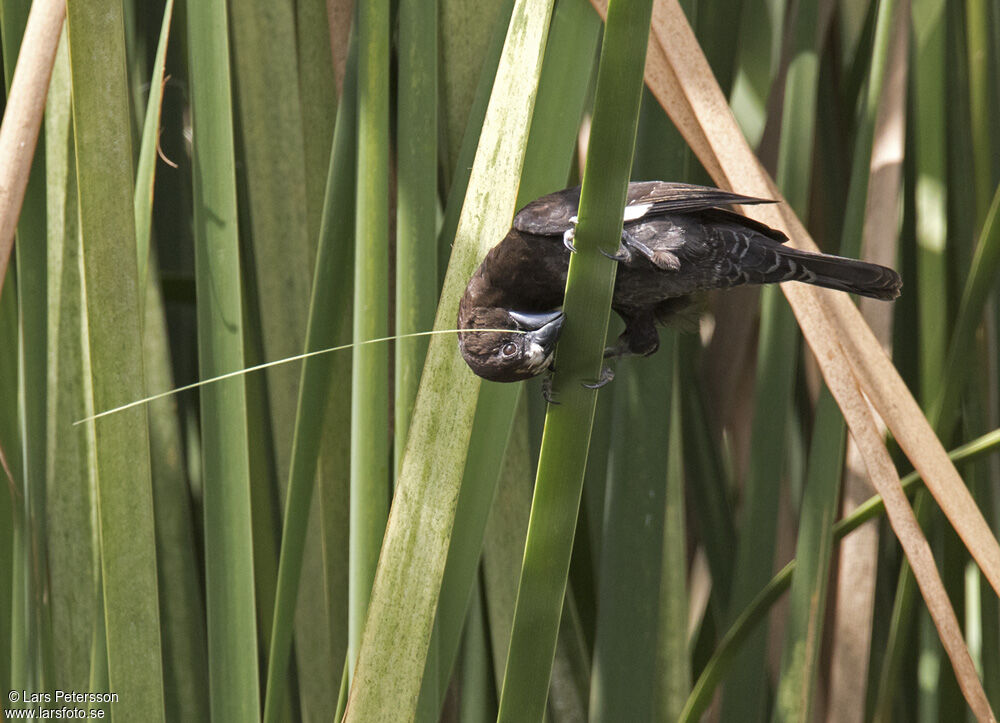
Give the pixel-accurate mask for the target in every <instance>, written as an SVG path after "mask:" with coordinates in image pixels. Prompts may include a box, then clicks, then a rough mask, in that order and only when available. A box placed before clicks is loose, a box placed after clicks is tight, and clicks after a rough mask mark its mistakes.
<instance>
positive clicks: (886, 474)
mask: <svg viewBox="0 0 1000 723" xmlns="http://www.w3.org/2000/svg"><path fill="white" fill-rule="evenodd" d="M592 2H593V4H594V6H595V7H596V8H597V9H598V11H599V12H600V13H601V15H602V16H604V15H605V13H606V8H607V3H606V1H605V0H592ZM646 83H647V85H648V86H649V88H650V90H651V91H652V92H653V94H654V95H655V96H656V98H657V100H659V102H660V104H661V105H662V106H663V107H664V109H665V110H666V111H667V113H668V114H669V115H670V117H671V120H673V122H674V123H675V125H676V126H677V127H678V129H679V130H680V131H681V133H682V134H683V135H684V137H685V139H686V140H687V142H688V144H689V145H690V146H691V148H692V150H693V151H694V152H695V154H696V155H697V156H698V158H699V160H700V161H701V162H702V165H704V166H705V168H706V170H708V172H709V173H710V174H711V176H712V178H713V179H714V180H715V182H716V183H717V184H719V185H720V186H722V187H724V188H728V189H737V190H739V192H740V193H744V194H748V195H751V196H764V197H771V198H775V199H778V200H780V199H781V196H780V194H779V193H778V191H777V189H776V188H775V185H774V182H773V181H772V180H771V179H770V177H769V176H768V174H767V172H766V171H765V170H764V169H763V167H762V166H761V164H760V163H759V161H758V160H757V158H756V157H755V155H754V154H753V151H752V150H751V149H750V147H749V145H748V144H747V142H746V140H745V139H744V137H743V135H742V133H741V132H740V130H739V128H738V126H737V125H736V121H735V119H734V118H733V116H732V113H731V112H730V110H729V106H728V104H727V103H726V100H725V98H724V97H723V95H722V92H721V91H720V89H719V87H718V84H717V83H716V82H715V79H714V77H713V75H712V72H711V69H710V68H709V66H708V62H707V61H706V59H705V56H704V54H703V53H702V51H701V48H700V47H699V45H698V42H697V40H696V39H695V37H694V34H693V32H692V31H691V28H690V26H689V24H688V22H687V18H686V17H685V16H684V13H683V11H682V10H681V8H680V6H679V5H678V3H677V2H676V0H658V2H657V3H656V5H655V6H654V9H653V27H652V30H651V31H650V46H649V51H648V53H647V57H646ZM752 215H753V216H754V217H756V218H758V219H759V220H761V221H763V222H764V223H767V224H769V225H771V226H776V227H778V228H780V229H782V230H783V231H785V232H786V233H787V234H788V236H789V237H790V238H791V239H792V243H793V244H794V245H795V246H798V247H800V248H808V249H815V248H816V245H815V243H813V241H812V239H811V238H810V237H809V234H808V233H807V232H806V230H805V227H804V226H803V225H802V223H801V222H800V221H799V220H798V219H797V218H796V217H795V214H794V213H793V212H792V210H791V209H790V208H789V207H788V206H787V204H784V203H781V204H777V205H775V206H772V207H765V206H762V207H756V208H754V209H753V213H752ZM782 289H783V291H784V292H785V295H786V297H787V298H788V301H789V303H790V304H791V306H792V309H793V311H794V312H795V316H796V318H797V319H798V321H799V325H800V326H801V328H802V332H803V335H804V336H805V338H806V341H807V342H808V343H809V346H810V347H811V348H812V350H813V353H814V354H815V356H816V359H817V361H818V363H819V365H820V368H821V369H822V372H823V376H824V379H825V381H826V383H827V386H828V387H829V389H830V391H831V393H832V394H833V395H834V397H835V398H836V400H837V403H838V405H839V406H840V408H841V410H842V412H843V414H844V418H845V420H846V421H847V424H848V427H849V428H850V430H851V433H852V436H853V437H854V440H855V442H856V443H857V444H858V447H859V449H860V451H861V454H862V457H863V459H864V460H865V465H866V467H867V468H868V473H869V475H870V477H871V479H872V483H873V484H874V485H875V487H876V489H877V490H878V492H879V493H880V494H881V495H882V496H883V498H884V499H885V503H886V510H887V514H888V516H889V520H890V522H891V524H892V526H893V529H894V531H895V533H896V535H897V537H898V538H899V540H900V544H901V545H902V546H903V549H904V551H905V552H906V555H907V557H908V558H909V560H910V562H911V565H912V566H913V570H914V574H915V576H916V578H917V581H918V585H919V586H920V589H921V593H922V594H923V597H924V600H925V601H926V603H927V605H928V608H929V609H930V610H931V614H932V617H933V619H934V622H935V625H936V626H937V629H938V632H939V635H940V636H941V640H942V643H943V644H944V646H945V650H946V651H947V652H948V655H949V657H950V659H951V661H952V665H953V666H954V668H955V671H956V675H957V676H958V678H959V680H960V685H961V687H962V691H963V693H964V694H965V696H966V699H967V700H968V702H969V705H970V707H971V708H972V710H973V712H974V713H975V714H976V715H977V717H979V718H980V719H981V720H992V719H993V713H992V711H991V710H990V707H989V702H988V701H987V699H986V696H985V693H984V692H983V689H982V685H981V683H980V682H979V678H978V677H977V675H976V672H975V668H974V666H973V664H972V660H971V657H970V656H969V653H968V649H967V648H966V646H965V643H964V639H963V638H962V634H961V629H960V628H959V626H958V621H957V618H956V617H955V613H954V611H953V610H952V608H951V605H950V603H949V601H948V597H947V594H946V593H945V591H944V587H943V585H942V584H941V580H940V576H939V575H938V572H937V568H936V566H935V565H934V560H933V556H932V555H931V554H930V549H929V547H928V546H927V542H926V539H925V538H924V537H923V533H922V532H921V531H920V528H919V525H918V524H917V522H916V519H915V517H914V516H913V511H912V509H911V508H910V506H909V503H908V502H907V500H906V498H905V496H904V495H903V493H902V490H901V488H900V486H899V476H898V474H897V472H896V469H895V467H894V466H893V465H892V461H891V459H890V457H889V454H888V451H887V450H886V448H885V444H884V442H883V439H882V436H881V434H880V433H879V431H878V427H877V425H876V424H875V421H874V418H873V416H872V414H871V412H870V410H869V408H868V406H867V404H865V401H864V397H863V396H862V390H863V392H864V394H866V395H867V396H868V397H869V399H870V400H871V402H872V404H873V405H874V406H875V408H876V409H877V410H878V412H879V413H880V414H881V415H882V417H883V418H884V420H885V422H886V424H887V425H888V427H889V428H890V429H891V430H892V432H893V434H894V436H895V438H896V440H897V441H898V442H899V445H900V447H901V448H902V449H903V451H904V452H905V453H906V455H907V457H909V459H910V461H911V462H912V463H913V465H914V467H915V468H916V469H917V470H918V471H919V472H920V474H921V476H922V477H923V479H924V480H925V482H926V484H927V487H928V489H930V491H931V493H932V494H933V495H934V497H935V499H936V500H937V501H938V504H939V505H940V506H941V508H942V510H943V511H944V512H945V515H946V516H947V517H948V519H949V521H950V522H951V524H952V526H953V527H954V528H955V530H956V531H957V532H958V534H959V535H960V536H961V538H962V540H963V542H964V543H965V545H966V547H968V549H969V551H970V552H971V554H972V556H973V558H974V559H975V560H976V562H977V563H978V564H979V566H980V568H981V569H982V570H983V573H984V575H985V576H986V577H987V579H988V580H989V581H990V584H991V585H992V586H993V589H994V590H995V591H997V592H998V593H1000V545H998V544H997V541H996V538H994V537H993V535H992V533H991V532H990V530H989V527H988V526H987V524H986V521H985V520H984V519H983V516H982V514H981V513H980V511H979V509H978V508H977V507H976V505H975V502H974V501H973V500H972V497H971V496H970V495H969V493H968V490H967V489H966V488H965V485H964V484H963V483H962V480H961V478H960V477H959V475H958V472H957V471H956V470H955V468H954V466H953V465H952V464H951V462H950V460H948V457H947V454H946V453H945V450H944V447H943V446H942V445H941V443H940V441H939V440H938V439H937V437H936V436H935V434H934V432H933V430H932V429H931V426H930V424H929V423H928V421H927V419H926V417H925V416H924V414H923V412H922V411H921V410H920V407H919V406H918V405H917V403H916V401H915V400H914V399H913V396H912V395H911V394H910V392H909V390H908V389H907V388H906V385H905V384H904V383H903V381H902V379H901V378H900V376H899V374H898V372H897V371H896V369H895V367H893V365H892V362H891V361H890V360H889V358H888V357H887V356H886V355H885V352H884V351H883V350H882V348H881V346H880V345H879V343H878V341H877V339H876V338H875V336H874V334H872V331H871V329H870V328H869V327H868V325H867V324H866V323H865V322H864V320H863V319H862V318H861V315H860V313H859V312H858V309H857V307H856V306H854V304H853V303H852V302H851V300H850V299H849V298H848V297H847V296H846V295H843V294H837V293H834V292H828V291H826V290H822V289H815V288H812V287H808V286H804V285H801V284H785V285H783V287H782ZM859 386H860V388H859Z"/></svg>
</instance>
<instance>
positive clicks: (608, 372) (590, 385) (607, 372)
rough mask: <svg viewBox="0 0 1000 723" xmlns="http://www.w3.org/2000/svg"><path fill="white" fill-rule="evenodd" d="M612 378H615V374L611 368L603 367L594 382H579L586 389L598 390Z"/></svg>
mask: <svg viewBox="0 0 1000 723" xmlns="http://www.w3.org/2000/svg"><path fill="white" fill-rule="evenodd" d="M614 378H615V373H614V371H612V369H611V367H603V368H602V369H601V378H600V379H598V380H597V381H596V382H581V384H582V385H583V386H585V387H586V388H587V389H600V388H601V387H603V386H604V385H605V384H607V383H608V382H610V381H611V380H612V379H614Z"/></svg>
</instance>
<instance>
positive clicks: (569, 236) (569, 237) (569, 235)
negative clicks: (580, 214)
mask: <svg viewBox="0 0 1000 723" xmlns="http://www.w3.org/2000/svg"><path fill="white" fill-rule="evenodd" d="M577 220H578V219H577V217H576V216H570V219H569V222H570V223H571V224H573V225H572V226H570V227H569V228H568V229H566V230H565V231H563V246H565V247H566V250H567V251H569V252H570V253H571V254H575V253H576V246H574V245H573V239H574V238H575V237H576V222H577Z"/></svg>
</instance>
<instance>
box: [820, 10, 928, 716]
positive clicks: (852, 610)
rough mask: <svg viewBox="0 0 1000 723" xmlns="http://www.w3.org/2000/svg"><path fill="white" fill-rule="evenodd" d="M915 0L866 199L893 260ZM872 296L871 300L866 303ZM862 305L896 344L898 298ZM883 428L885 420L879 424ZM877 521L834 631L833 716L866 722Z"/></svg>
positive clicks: (902, 33)
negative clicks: (894, 302)
mask: <svg viewBox="0 0 1000 723" xmlns="http://www.w3.org/2000/svg"><path fill="white" fill-rule="evenodd" d="M909 37H910V3H909V0H901V1H900V2H899V3H897V5H896V7H895V10H894V15H893V18H892V38H891V41H890V48H889V56H888V67H887V69H886V75H885V82H884V85H883V87H882V92H881V97H880V99H879V108H878V115H877V117H876V121H875V131H874V136H873V145H872V154H871V161H870V163H869V183H868V199H867V203H866V207H865V222H864V233H863V237H864V241H863V246H864V255H863V258H864V259H865V260H866V261H873V262H875V263H880V264H884V265H886V266H891V265H892V264H893V262H894V260H895V258H896V246H897V243H896V242H897V239H898V234H897V233H896V228H897V225H898V223H899V198H900V190H901V188H902V170H903V156H904V153H905V140H906V96H907V71H908V69H909V68H908V66H909ZM866 302H872V303H866ZM858 308H859V309H860V310H861V314H862V316H864V318H865V320H866V321H867V322H868V324H869V325H870V326H871V327H872V330H873V331H874V332H875V336H876V337H878V339H879V341H880V342H881V344H882V348H883V349H889V348H890V347H891V344H892V305H891V304H880V303H878V302H877V301H875V300H874V299H867V298H866V299H862V301H861V303H859V305H858ZM879 430H880V432H883V431H884V425H881V424H880V427H879ZM862 462H863V460H862V459H861V455H860V453H859V451H858V448H857V445H856V444H855V443H854V441H853V439H852V440H851V441H849V443H848V447H847V458H846V468H845V474H844V487H843V499H842V503H841V511H842V514H843V515H845V516H846V515H848V514H850V513H851V512H853V511H854V509H855V507H856V506H857V505H858V504H860V503H861V502H862V501H863V500H864V499H866V498H867V497H869V496H870V495H871V493H872V488H871V484H870V483H869V481H868V475H867V474H866V473H865V469H864V466H863V463H862ZM878 529H879V528H878V525H875V524H871V523H870V524H867V525H864V526H863V527H862V528H861V529H859V530H857V531H856V532H855V533H854V534H852V535H849V536H848V537H846V538H845V539H844V540H843V541H842V542H841V544H840V551H839V552H840V554H839V559H838V564H837V583H836V605H835V609H836V613H835V615H834V619H833V621H832V625H831V628H832V630H831V631H830V638H831V643H830V662H829V669H830V675H829V678H828V681H829V688H828V689H827V691H826V696H825V697H826V720H828V721H844V723H861V721H863V720H864V719H865V696H864V695H858V694H857V691H864V690H865V689H866V688H867V685H868V659H869V657H870V653H871V651H870V648H871V636H872V620H873V609H874V601H875V583H876V578H877V572H878V539H879V533H878Z"/></svg>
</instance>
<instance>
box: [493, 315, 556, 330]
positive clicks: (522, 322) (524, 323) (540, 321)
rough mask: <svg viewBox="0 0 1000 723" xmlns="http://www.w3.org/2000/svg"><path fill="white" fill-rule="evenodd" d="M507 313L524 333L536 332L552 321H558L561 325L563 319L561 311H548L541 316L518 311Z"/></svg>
mask: <svg viewBox="0 0 1000 723" xmlns="http://www.w3.org/2000/svg"><path fill="white" fill-rule="evenodd" d="M507 313H508V314H510V318H511V319H513V320H514V321H516V322H517V325H518V326H520V327H521V329H522V330H524V331H536V330H539V329H541V328H542V327H544V326H546V325H548V324H551V323H552V322H554V321H558V322H559V324H560V325H561V324H562V319H563V313H562V312H561V311H549V312H545V313H543V314H527V313H524V312H520V311H508V312H507Z"/></svg>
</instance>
